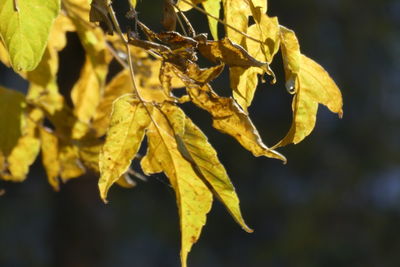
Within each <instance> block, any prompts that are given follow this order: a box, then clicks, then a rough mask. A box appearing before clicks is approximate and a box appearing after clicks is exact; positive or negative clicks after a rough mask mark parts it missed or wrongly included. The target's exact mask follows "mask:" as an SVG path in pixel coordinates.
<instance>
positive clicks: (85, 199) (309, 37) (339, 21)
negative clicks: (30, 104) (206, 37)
mask: <svg viewBox="0 0 400 267" xmlns="http://www.w3.org/2000/svg"><path fill="white" fill-rule="evenodd" d="M238 1H239V0H238ZM137 9H138V11H139V12H140V14H139V16H140V18H141V19H142V20H143V21H145V22H146V23H148V24H149V25H150V26H151V27H152V28H153V29H156V30H159V29H160V23H159V21H160V17H161V1H144V0H143V1H142V2H139V4H138V8H137ZM268 13H269V15H274V16H278V17H279V20H280V23H281V24H283V25H285V26H287V27H289V28H292V29H293V30H295V32H296V34H297V36H298V38H299V40H300V44H301V47H302V52H303V53H304V54H306V55H308V56H310V57H311V58H313V59H315V60H316V61H317V62H319V63H320V64H321V65H323V66H324V67H325V68H326V69H327V70H328V71H329V73H330V74H331V76H332V77H333V78H334V80H335V81H336V82H337V84H338V85H339V87H340V88H341V90H342V94H343V98H344V117H343V119H342V120H339V119H338V118H337V116H335V115H334V114H331V113H330V112H329V111H328V110H327V109H326V108H325V107H322V106H321V107H320V109H319V113H318V121H317V126H316V128H315V130H314V132H313V133H312V134H311V136H310V137H309V138H307V139H306V140H305V141H304V142H302V143H300V144H299V145H291V146H288V147H286V148H283V149H281V150H280V151H281V152H282V153H283V154H285V155H286V157H287V158H288V160H289V162H288V164H287V165H282V164H281V163H280V162H278V161H277V160H272V159H268V158H254V157H253V156H252V155H251V154H250V153H249V152H247V151H245V150H244V149H243V148H241V147H240V146H239V145H238V144H237V143H236V142H235V141H234V140H233V139H231V138H230V137H228V136H226V135H223V134H220V133H218V132H215V131H214V130H213V129H212V128H211V126H210V118H209V117H208V116H207V115H206V114H205V113H204V112H200V111H199V110H198V109H195V108H192V107H190V106H186V105H185V106H184V108H185V110H186V111H187V113H188V114H189V115H190V116H192V118H193V120H194V121H195V122H196V123H197V124H198V125H200V127H201V128H202V129H203V130H204V131H205V132H206V134H207V135H208V136H209V139H210V142H211V143H212V144H213V145H214V146H215V148H216V149H217V151H219V157H220V159H221V161H222V162H223V164H224V165H225V166H226V168H227V170H228V173H229V174H230V177H231V179H232V181H233V183H234V184H235V186H236V189H237V192H238V195H239V197H240V199H241V207H242V210H243V213H244V217H245V219H246V221H247V223H248V224H249V225H250V226H251V227H253V228H254V229H255V232H254V233H253V234H247V233H245V232H243V231H242V230H241V229H240V227H239V226H237V225H236V224H235V223H234V221H233V220H232V219H231V217H230V216H229V214H228V213H227V212H226V211H225V209H224V208H223V207H222V205H221V204H219V203H215V205H214V207H213V209H212V211H211V213H210V214H209V216H208V221H207V225H206V226H205V228H204V230H203V233H202V236H201V238H200V240H199V242H198V243H197V244H196V245H195V246H194V247H193V250H192V252H191V254H190V255H189V266H191V267H200V266H208V267H220V266H221V267H222V266H224V267H225V266H232V267H240V266H251V267H253V266H254V267H261V266H277V267H278V266H279V267H280V266H282V267H286V266H289V267H291V266H324V267H325V266H400V230H399V227H400V138H399V136H400V105H399V102H400V1H398V0H365V1H348V0H324V1H321V0H302V1H299V0H297V1H296V0H285V1H269V11H268ZM189 18H191V19H192V20H193V21H194V22H195V23H194V24H195V26H196V27H197V28H198V29H200V30H199V31H206V26H207V23H206V19H205V17H204V16H203V15H201V14H199V13H197V12H190V13H189ZM69 40H70V44H69V46H68V47H67V48H66V49H65V51H63V52H62V53H61V62H62V67H61V73H67V74H62V75H61V76H60V83H62V84H63V90H64V92H67V91H68V89H69V88H70V84H69V83H70V81H71V77H72V78H76V76H77V75H79V64H81V63H82V61H83V57H82V56H83V54H82V50H81V48H80V47H79V44H77V38H76V36H74V35H71V34H70V35H69ZM73 59H76V60H75V61H74V60H73ZM76 66H78V67H76ZM272 67H273V69H274V71H275V72H276V73H277V75H278V78H279V82H278V84H277V85H276V86H270V85H268V84H263V85H261V86H260V88H259V89H258V91H257V94H256V97H255V100H254V104H253V106H252V107H251V109H250V113H251V116H252V118H253V121H254V123H255V125H256V126H257V127H258V129H259V131H260V133H261V135H262V137H263V139H264V140H265V142H266V143H267V144H269V145H272V144H274V143H275V142H276V141H278V140H279V139H280V138H281V137H282V136H283V135H284V134H285V133H286V131H287V129H288V128H289V126H290V121H291V114H290V101H291V97H290V96H289V95H288V94H287V93H286V91H285V89H284V86H283V82H282V81H283V74H282V65H281V62H280V57H279V55H278V56H277V57H276V59H275V62H274V64H273V66H272ZM0 84H2V85H5V86H8V87H11V88H15V89H19V90H26V86H27V85H26V84H25V83H24V81H22V80H20V79H18V78H17V77H16V76H15V75H12V73H10V72H9V71H7V69H5V68H4V66H1V67H0ZM228 84H229V82H228V80H227V77H225V78H224V79H221V80H220V81H219V82H215V83H214V87H215V89H216V90H217V91H218V92H222V93H223V92H227V89H228ZM0 188H4V189H5V190H6V194H5V195H4V196H2V197H1V198H0V266H2V267H3V266H4V267H8V266H68V267H69V266H72V267H80V266H82V267H83V266H96V267H97V266H100V267H102V266H121V267H125V266H135V267H136V266H138V267H157V266H171V267H172V266H179V221H178V214H177V209H176V206H175V196H174V193H173V191H172V189H171V188H170V187H169V186H168V184H167V183H166V179H165V177H163V176H162V175H157V176H153V177H149V179H148V182H146V183H144V182H139V185H138V186H137V187H136V188H134V189H132V190H127V189H122V188H119V187H117V186H115V187H113V188H112V189H111V192H110V195H109V199H110V203H109V204H108V205H104V204H103V203H102V202H101V201H100V198H99V196H98V191H97V184H96V177H94V176H90V175H88V176H85V177H83V178H79V179H76V180H72V181H70V182H68V183H67V184H65V185H63V187H62V189H61V191H60V192H59V193H55V192H53V191H52V189H51V188H50V186H49V185H48V184H47V181H46V178H45V174H44V171H43V169H42V167H41V166H40V163H38V162H37V163H35V165H34V166H33V167H32V168H31V174H30V177H29V178H28V179H27V181H26V182H24V183H22V184H10V183H4V182H1V183H0Z"/></svg>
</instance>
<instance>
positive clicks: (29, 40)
mask: <svg viewBox="0 0 400 267" xmlns="http://www.w3.org/2000/svg"><path fill="white" fill-rule="evenodd" d="M59 11H60V0H19V1H14V0H2V1H0V21H1V23H0V36H1V38H2V39H3V41H4V44H5V46H6V48H7V50H8V52H9V54H10V59H11V64H12V66H13V68H14V69H15V70H16V71H30V70H33V69H35V68H36V66H37V65H38V64H39V62H40V59H41V58H42V56H43V53H44V50H45V48H46V44H47V40H48V37H49V33H50V29H51V26H52V24H53V21H54V19H55V18H56V17H57V15H58V13H59Z"/></svg>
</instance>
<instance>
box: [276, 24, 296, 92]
mask: <svg viewBox="0 0 400 267" xmlns="http://www.w3.org/2000/svg"><path fill="white" fill-rule="evenodd" d="M280 39H281V44H282V45H281V51H282V60H283V68H284V70H285V78H286V84H285V86H286V89H287V90H288V92H290V93H294V92H295V91H296V88H295V86H296V79H297V76H298V74H299V71H300V64H301V52H300V45H299V42H298V40H297V37H296V35H295V33H294V32H293V31H292V30H290V29H288V28H286V27H284V26H280Z"/></svg>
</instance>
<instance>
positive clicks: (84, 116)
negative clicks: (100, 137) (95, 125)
mask: <svg viewBox="0 0 400 267" xmlns="http://www.w3.org/2000/svg"><path fill="white" fill-rule="evenodd" d="M101 90H102V85H101V84H99V80H98V79H97V75H96V72H95V70H94V69H93V65H92V62H91V61H90V60H89V59H88V58H86V61H85V64H84V65H83V67H82V70H81V74H80V77H79V80H78V81H77V82H76V83H75V85H74V87H73V88H72V91H71V99H72V102H73V104H74V114H75V116H76V117H77V118H78V119H79V120H80V121H83V122H86V123H89V121H90V119H91V118H92V117H93V116H94V113H95V111H96V108H97V105H98V104H99V101H100V95H101Z"/></svg>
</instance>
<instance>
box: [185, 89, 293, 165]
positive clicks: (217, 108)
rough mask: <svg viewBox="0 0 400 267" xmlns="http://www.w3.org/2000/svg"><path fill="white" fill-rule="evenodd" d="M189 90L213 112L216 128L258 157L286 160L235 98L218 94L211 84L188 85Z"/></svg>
mask: <svg viewBox="0 0 400 267" xmlns="http://www.w3.org/2000/svg"><path fill="white" fill-rule="evenodd" d="M188 91H189V94H190V96H191V97H192V100H193V103H194V104H196V105H197V106H199V107H200V108H202V109H204V110H207V111H208V112H209V113H210V114H211V116H212V118H213V126H214V128H216V129H217V130H219V131H220V132H223V133H226V134H229V135H231V136H232V137H233V138H235V139H236V140H237V141H238V142H239V143H240V144H241V145H242V146H243V147H244V148H246V149H247V150H249V151H250V152H252V153H253V155H254V156H256V157H259V156H266V157H270V158H276V159H280V160H282V161H284V162H286V158H285V157H284V156H283V155H281V154H280V153H278V152H277V151H275V150H273V149H270V148H268V147H267V146H266V145H265V144H264V143H263V142H262V140H261V137H260V135H259V133H258V131H257V129H256V127H255V126H254V125H253V123H252V121H251V120H250V118H249V116H248V115H247V114H246V113H245V112H243V110H241V108H240V107H239V106H238V105H237V104H236V102H235V101H234V100H233V99H231V98H226V97H220V96H218V95H217V94H216V93H215V92H214V91H213V90H212V88H211V86H210V85H205V86H203V87H202V88H200V87H198V86H191V85H188Z"/></svg>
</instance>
